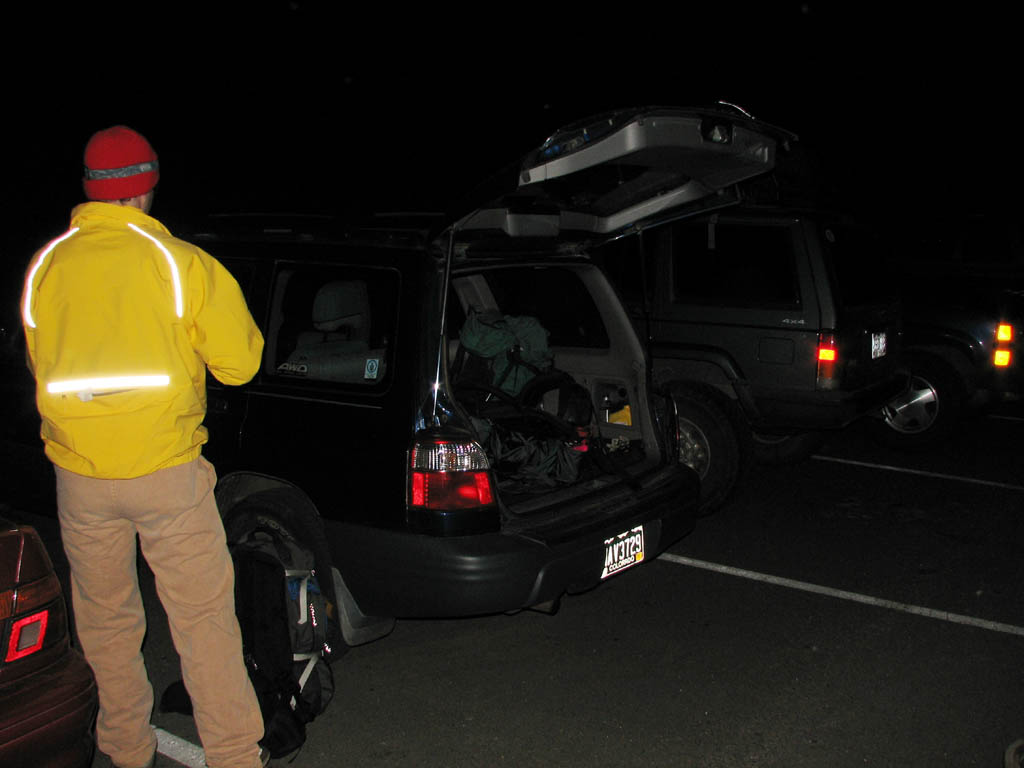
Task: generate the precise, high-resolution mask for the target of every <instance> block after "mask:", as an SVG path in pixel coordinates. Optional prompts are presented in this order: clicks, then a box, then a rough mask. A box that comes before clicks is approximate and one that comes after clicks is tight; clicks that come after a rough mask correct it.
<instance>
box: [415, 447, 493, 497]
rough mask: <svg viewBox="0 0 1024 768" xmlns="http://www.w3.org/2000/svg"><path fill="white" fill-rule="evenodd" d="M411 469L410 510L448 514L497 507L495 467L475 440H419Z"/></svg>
mask: <svg viewBox="0 0 1024 768" xmlns="http://www.w3.org/2000/svg"><path fill="white" fill-rule="evenodd" d="M409 469H410V472H409V476H410V480H409V506H410V507H413V508H419V509H430V510H439V511H445V510H465V509H473V508H476V507H487V506H491V505H493V504H494V482H493V478H492V476H491V465H490V462H489V461H488V459H487V454H486V453H484V450H483V448H481V447H480V444H479V443H477V442H476V441H474V440H444V439H437V438H427V439H423V440H417V441H416V443H415V444H414V445H413V448H412V451H411V453H410V460H409Z"/></svg>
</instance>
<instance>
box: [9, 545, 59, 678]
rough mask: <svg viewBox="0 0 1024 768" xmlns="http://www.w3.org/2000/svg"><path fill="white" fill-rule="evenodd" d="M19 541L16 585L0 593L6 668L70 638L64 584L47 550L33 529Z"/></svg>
mask: <svg viewBox="0 0 1024 768" xmlns="http://www.w3.org/2000/svg"><path fill="white" fill-rule="evenodd" d="M18 537H19V538H21V542H19V543H20V544H21V547H20V550H21V551H20V552H19V560H18V567H17V570H16V571H15V585H14V587H13V588H11V589H7V590H4V591H3V592H0V642H3V645H2V646H0V652H2V653H3V661H4V663H5V664H7V663H10V662H12V661H18V660H19V659H25V658H28V657H31V656H33V655H34V654H36V653H38V652H39V651H41V650H42V649H44V648H49V647H50V646H52V645H54V644H55V643H57V642H59V641H61V640H62V639H63V638H64V636H65V635H66V634H67V616H66V614H65V608H64V599H63V596H62V593H61V587H60V581H59V580H58V579H57V575H56V574H55V573H54V572H53V567H52V565H51V564H50V559H49V557H48V555H47V554H46V549H45V547H44V546H43V544H42V542H41V541H40V540H39V538H38V535H37V534H36V533H35V532H34V531H31V530H30V529H23V531H22V532H21V533H19V534H18ZM8 541H10V540H8Z"/></svg>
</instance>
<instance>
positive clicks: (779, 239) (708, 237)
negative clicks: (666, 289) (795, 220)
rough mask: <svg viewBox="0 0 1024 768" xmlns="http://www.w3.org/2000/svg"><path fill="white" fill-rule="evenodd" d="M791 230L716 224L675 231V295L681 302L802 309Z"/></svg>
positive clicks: (675, 228) (692, 225) (685, 225)
mask: <svg viewBox="0 0 1024 768" xmlns="http://www.w3.org/2000/svg"><path fill="white" fill-rule="evenodd" d="M795 259H796V252H795V250H794V245H793V231H792V228H791V227H789V226H782V225H774V224H767V225H766V224H754V223H749V224H748V223H744V222H726V221H715V220H714V219H711V220H708V219H705V220H702V221H696V222H682V223H679V224H674V225H673V226H672V291H673V299H674V301H676V302H677V303H685V304H714V305H727V306H735V307H765V308H771V309H798V308H799V307H800V287H799V284H798V282H797V271H796V262H795Z"/></svg>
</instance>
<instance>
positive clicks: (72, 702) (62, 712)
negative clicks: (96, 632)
mask: <svg viewBox="0 0 1024 768" xmlns="http://www.w3.org/2000/svg"><path fill="white" fill-rule="evenodd" d="M97 701H98V699H97V694H96V683H95V680H94V679H93V674H92V670H91V669H90V668H89V665H88V664H86V662H85V659H83V658H82V655H81V654H80V653H79V652H78V651H76V650H74V649H69V651H68V653H67V654H66V655H65V656H64V658H62V659H61V660H60V661H59V662H57V663H56V664H54V665H52V666H51V667H48V668H47V669H45V670H43V671H41V672H39V673H38V674H33V675H32V676H30V677H27V678H25V679H24V680H19V681H16V682H14V683H12V684H11V685H9V686H6V687H5V688H4V689H0V765H4V766H16V765H25V766H29V765H30V766H33V768H87V766H88V765H89V764H90V763H91V762H92V755H93V751H94V747H93V745H94V740H93V731H92V726H93V721H94V718H95V717H96V707H97Z"/></svg>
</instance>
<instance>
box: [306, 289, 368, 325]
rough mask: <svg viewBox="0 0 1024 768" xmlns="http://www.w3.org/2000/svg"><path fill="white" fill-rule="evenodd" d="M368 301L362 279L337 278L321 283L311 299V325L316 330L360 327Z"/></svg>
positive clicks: (366, 311)
mask: <svg viewBox="0 0 1024 768" xmlns="http://www.w3.org/2000/svg"><path fill="white" fill-rule="evenodd" d="M369 308H370V301H369V298H368V296H367V294H366V283H365V282H364V281H362V280H338V281H335V282H333V283H327V284H325V285H323V286H322V287H321V288H320V290H319V291H317V294H316V298H315V299H313V326H314V327H315V328H316V329H317V330H318V331H325V332H332V331H337V330H338V329H339V328H347V329H349V330H356V329H359V328H362V326H363V323H364V322H365V317H366V314H367V313H368V311H369Z"/></svg>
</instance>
